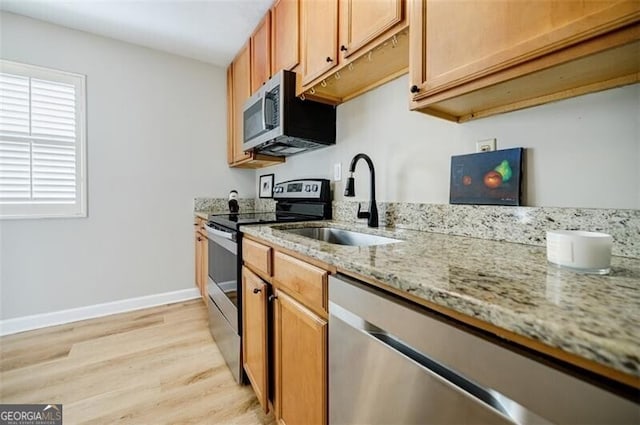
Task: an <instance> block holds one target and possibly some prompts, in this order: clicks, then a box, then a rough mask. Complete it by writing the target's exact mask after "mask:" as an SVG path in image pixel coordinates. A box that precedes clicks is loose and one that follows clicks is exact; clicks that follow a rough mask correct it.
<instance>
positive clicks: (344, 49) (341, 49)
mask: <svg viewBox="0 0 640 425" xmlns="http://www.w3.org/2000/svg"><path fill="white" fill-rule="evenodd" d="M340 51H341V52H346V51H347V48H346V47H345V45H344V44H343V45H342V46H340Z"/></svg>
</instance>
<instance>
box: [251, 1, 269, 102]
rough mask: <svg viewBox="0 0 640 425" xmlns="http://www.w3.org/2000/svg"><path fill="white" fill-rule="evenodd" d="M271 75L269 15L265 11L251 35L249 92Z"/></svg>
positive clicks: (256, 88)
mask: <svg viewBox="0 0 640 425" xmlns="http://www.w3.org/2000/svg"><path fill="white" fill-rule="evenodd" d="M269 77H271V15H270V12H269V11H267V14H266V15H265V17H264V19H263V20H262V22H260V25H258V27H257V28H256V30H255V32H254V33H253V35H252V36H251V93H254V92H255V91H256V90H258V88H260V86H262V85H263V84H264V83H266V82H267V80H268V79H269Z"/></svg>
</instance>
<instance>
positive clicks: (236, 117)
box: [227, 43, 251, 163]
mask: <svg viewBox="0 0 640 425" xmlns="http://www.w3.org/2000/svg"><path fill="white" fill-rule="evenodd" d="M250 65H251V58H250V52H249V43H247V44H245V46H244V47H243V48H242V50H240V52H239V53H238V55H237V56H236V58H235V60H234V61H233V63H232V64H231V70H232V76H231V91H230V93H231V99H230V100H228V101H229V104H230V105H231V108H232V109H231V111H232V120H233V127H232V137H231V138H230V139H229V142H228V143H229V146H227V151H230V152H231V154H230V155H228V157H230V158H232V161H231V163H235V162H239V161H242V160H246V159H249V158H251V155H250V154H246V153H244V151H243V150H242V143H243V116H242V112H243V107H244V102H245V101H246V100H247V99H248V98H249V96H250V95H251V66H250Z"/></svg>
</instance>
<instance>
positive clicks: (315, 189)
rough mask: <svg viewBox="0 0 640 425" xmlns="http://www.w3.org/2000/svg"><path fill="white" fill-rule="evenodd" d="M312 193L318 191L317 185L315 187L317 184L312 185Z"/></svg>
mask: <svg viewBox="0 0 640 425" xmlns="http://www.w3.org/2000/svg"><path fill="white" fill-rule="evenodd" d="M313 191H314V192H317V191H318V185H317V184H314V185H313Z"/></svg>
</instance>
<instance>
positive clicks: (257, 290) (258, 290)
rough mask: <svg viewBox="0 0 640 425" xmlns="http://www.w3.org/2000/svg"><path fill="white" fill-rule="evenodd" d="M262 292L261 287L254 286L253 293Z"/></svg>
mask: <svg viewBox="0 0 640 425" xmlns="http://www.w3.org/2000/svg"><path fill="white" fill-rule="evenodd" d="M260 292H262V289H260V288H253V293H254V294H258V293H260Z"/></svg>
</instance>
